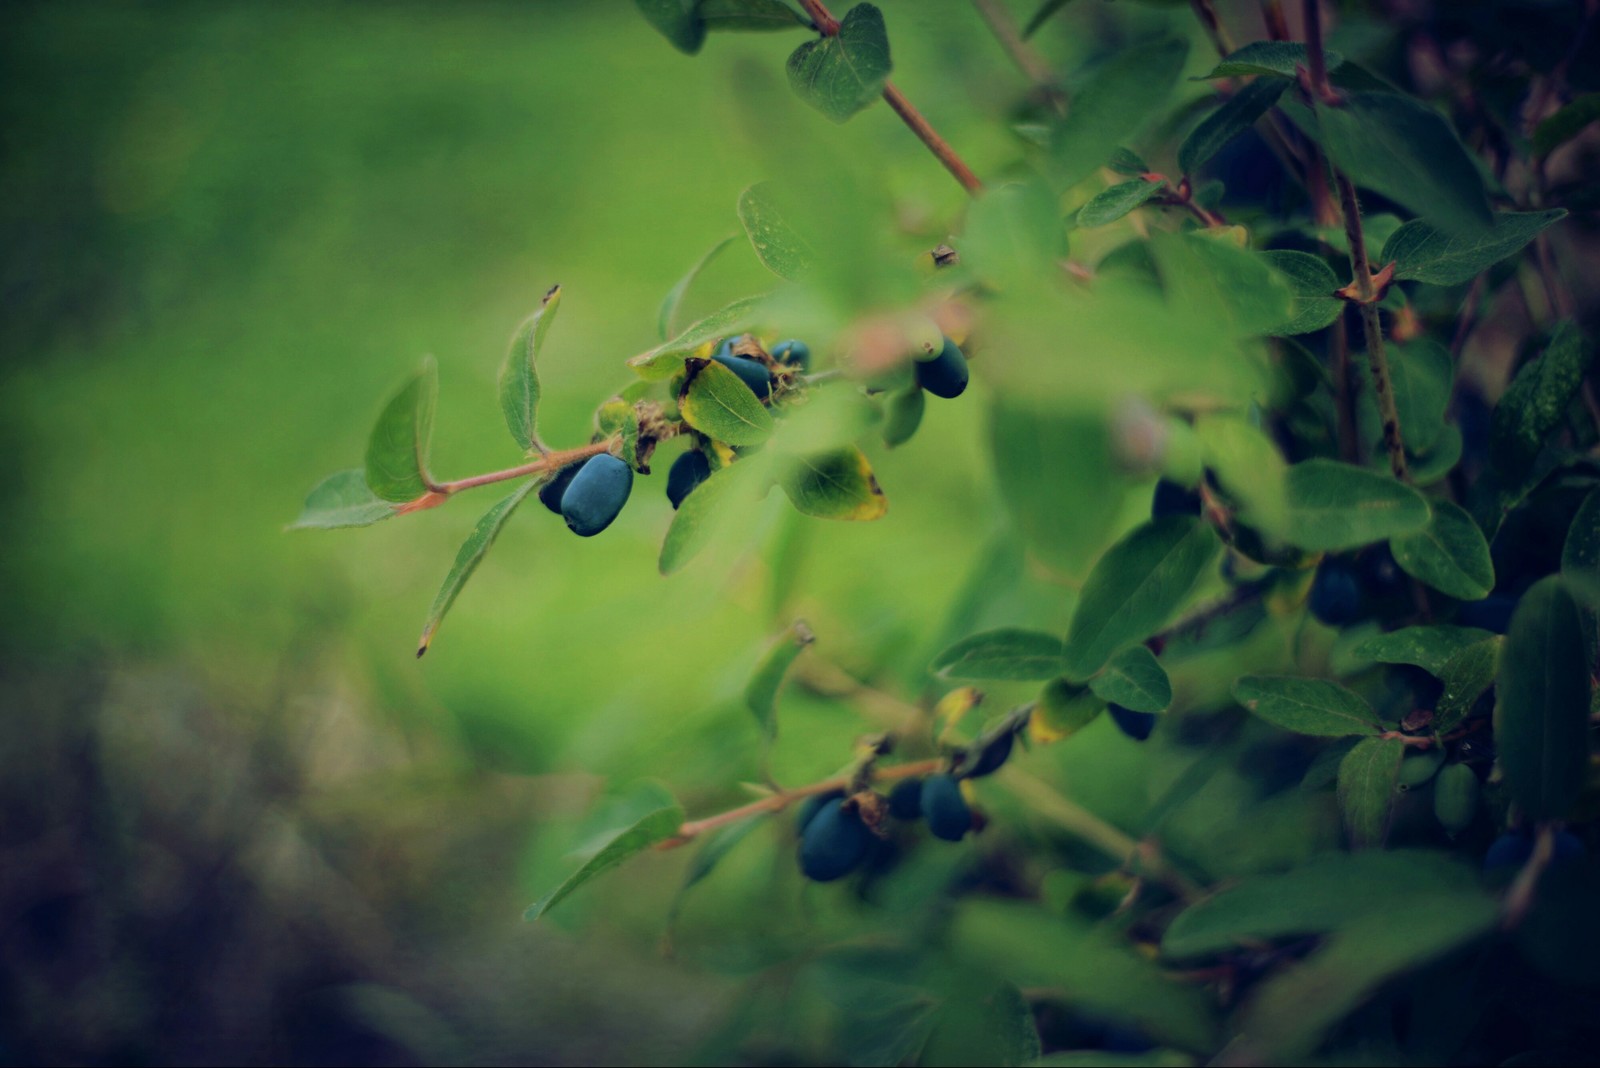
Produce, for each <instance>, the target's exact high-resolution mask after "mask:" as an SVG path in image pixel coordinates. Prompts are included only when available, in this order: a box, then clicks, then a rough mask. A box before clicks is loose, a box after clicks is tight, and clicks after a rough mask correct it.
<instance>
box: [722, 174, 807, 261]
mask: <svg viewBox="0 0 1600 1068" xmlns="http://www.w3.org/2000/svg"><path fill="white" fill-rule="evenodd" d="M788 215H789V213H788V212H787V211H785V210H784V206H783V199H782V197H781V196H780V194H779V192H778V188H777V186H776V185H774V184H773V183H772V182H757V183H756V184H755V185H752V186H750V187H749V188H748V189H746V190H745V191H744V192H742V193H740V194H739V224H740V225H741V226H743V227H744V232H745V236H746V237H748V238H749V239H750V247H751V248H753V249H755V252H756V258H757V259H759V260H760V261H761V262H762V263H763V264H765V265H766V267H767V270H769V271H771V272H772V273H773V274H775V275H777V276H778V277H779V278H783V279H787V280H788V281H790V282H796V281H799V280H800V279H801V277H803V276H804V275H805V272H806V269H807V268H809V267H810V266H811V265H812V264H813V263H815V262H816V258H817V253H816V250H815V249H813V248H812V247H811V245H810V243H809V242H807V241H806V239H805V238H804V237H802V236H800V234H799V233H798V232H797V231H796V230H795V228H794V227H793V226H792V225H791V224H790V223H789V219H788Z"/></svg>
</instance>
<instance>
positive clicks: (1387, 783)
mask: <svg viewBox="0 0 1600 1068" xmlns="http://www.w3.org/2000/svg"><path fill="white" fill-rule="evenodd" d="M1405 753H1406V746H1405V743H1404V742H1402V741H1401V740H1400V739H1398V738H1363V739H1362V740H1361V741H1359V742H1357V743H1356V747H1355V748H1354V749H1352V750H1350V752H1348V753H1346V754H1345V756H1344V759H1343V760H1341V761H1339V789H1338V794H1339V809H1340V811H1341V812H1343V813H1344V827H1345V831H1346V832H1347V833H1348V834H1349V835H1350V845H1351V846H1352V847H1353V848H1356V849H1366V848H1370V847H1372V846H1381V845H1382V844H1383V839H1384V836H1385V835H1387V834H1388V833H1389V816H1390V814H1391V813H1392V812H1393V811H1394V801H1395V787H1396V786H1397V785H1398V782H1399V778H1400V761H1401V759H1402V758H1403V757H1404V756H1405Z"/></svg>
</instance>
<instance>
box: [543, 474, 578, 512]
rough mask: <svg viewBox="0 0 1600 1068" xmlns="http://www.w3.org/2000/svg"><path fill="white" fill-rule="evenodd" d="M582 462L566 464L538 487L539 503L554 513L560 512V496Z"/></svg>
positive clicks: (570, 482) (565, 490)
mask: <svg viewBox="0 0 1600 1068" xmlns="http://www.w3.org/2000/svg"><path fill="white" fill-rule="evenodd" d="M582 466H583V464H581V463H576V464H568V465H567V466H565V467H563V468H562V469H561V470H559V471H557V472H556V473H555V477H553V478H551V479H550V481H549V482H546V483H545V484H544V485H542V486H540V487H539V503H540V504H542V505H544V506H545V507H546V508H548V509H550V510H551V511H552V512H554V513H555V514H556V515H560V514H561V497H562V495H563V494H565V493H566V492H567V487H568V486H570V485H571V484H572V479H573V476H575V475H576V474H577V473H578V468H580V467H582Z"/></svg>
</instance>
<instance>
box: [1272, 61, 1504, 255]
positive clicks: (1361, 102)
mask: <svg viewBox="0 0 1600 1068" xmlns="http://www.w3.org/2000/svg"><path fill="white" fill-rule="evenodd" d="M1292 114H1294V112H1293V111H1292V110H1291V115H1292ZM1316 123H1317V127H1318V129H1319V130H1320V131H1321V140H1322V147H1323V149H1324V150H1325V151H1326V152H1327V153H1328V158H1329V159H1331V160H1332V161H1333V163H1334V165H1335V166H1336V167H1338V168H1339V169H1340V170H1341V171H1343V172H1344V173H1345V174H1346V175H1348V176H1349V177H1350V180H1351V181H1352V182H1354V183H1355V184H1356V185H1358V186H1362V187H1363V188H1366V189H1371V190H1372V191H1374V192H1376V193H1381V194H1383V195H1384V196H1386V197H1388V198H1389V199H1390V200H1393V201H1394V202H1395V203H1397V204H1403V205H1405V206H1406V207H1407V208H1409V209H1411V211H1413V212H1415V213H1416V214H1417V215H1426V216H1428V217H1429V218H1430V219H1431V220H1433V225H1435V226H1437V227H1440V228H1442V229H1444V230H1446V231H1448V232H1450V233H1458V234H1481V233H1482V232H1484V231H1486V230H1488V229H1489V226H1490V223H1491V221H1492V219H1491V216H1490V213H1489V200H1488V197H1487V196H1485V194H1484V191H1483V180H1482V179H1481V178H1480V177H1479V176H1478V168H1477V166H1476V165H1475V164H1474V163H1473V162H1472V157H1471V156H1470V155H1469V154H1468V153H1467V150H1466V149H1465V148H1464V147H1462V144H1461V141H1460V140H1459V139H1458V138H1457V137H1456V133H1455V131H1454V130H1453V129H1451V127H1450V124H1449V123H1448V122H1447V121H1445V119H1444V117H1443V116H1442V115H1440V114H1439V113H1438V112H1436V111H1434V110H1433V109H1431V108H1429V107H1428V106H1426V105H1425V104H1422V103H1421V102H1419V101H1417V100H1416V99H1414V98H1413V97H1410V96H1407V95H1405V94H1403V93H1380V92H1355V93H1348V94H1346V95H1345V98H1344V103H1343V105H1342V106H1340V107H1318V108H1317V109H1316Z"/></svg>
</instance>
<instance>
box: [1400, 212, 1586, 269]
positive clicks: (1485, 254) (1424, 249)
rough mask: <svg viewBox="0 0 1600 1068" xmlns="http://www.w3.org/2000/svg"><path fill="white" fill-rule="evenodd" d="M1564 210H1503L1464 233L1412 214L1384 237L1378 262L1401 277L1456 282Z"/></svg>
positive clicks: (1515, 248)
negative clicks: (1485, 225)
mask: <svg viewBox="0 0 1600 1068" xmlns="http://www.w3.org/2000/svg"><path fill="white" fill-rule="evenodd" d="M1566 214H1567V213H1566V212H1565V211H1563V210H1562V209H1560V208H1554V209H1551V210H1550V211H1502V212H1498V213H1496V214H1495V217H1494V223H1493V225H1491V226H1489V227H1488V228H1487V229H1483V230H1478V231H1469V232H1467V233H1460V232H1456V233H1446V232H1445V231H1442V230H1438V229H1436V228H1435V227H1434V226H1432V225H1431V224H1430V223H1428V221H1427V220H1425V219H1412V220H1411V221H1410V222H1408V223H1406V224H1404V225H1403V226H1401V227H1400V229H1398V230H1396V231H1395V232H1394V233H1393V234H1391V235H1390V236H1389V240H1388V241H1385V242H1384V244H1383V251H1382V252H1381V253H1379V255H1378V262H1379V263H1380V264H1386V263H1390V262H1392V263H1394V265H1395V268H1394V276H1395V278H1396V279H1398V280H1401V281H1410V282H1428V283H1431V284H1432V285H1436V286H1454V285H1460V284H1461V283H1463V282H1470V281H1472V279H1473V277H1474V276H1475V275H1477V274H1478V273H1479V272H1480V271H1485V270H1487V269H1489V268H1490V267H1493V266H1494V265H1495V264H1497V263H1499V262H1500V261H1501V260H1503V259H1505V258H1506V257H1507V256H1512V255H1515V254H1516V253H1518V252H1520V251H1521V250H1522V248H1523V246H1524V245H1526V244H1527V243H1528V242H1530V241H1532V240H1533V239H1534V238H1535V237H1537V236H1538V234H1539V231H1541V230H1543V229H1544V228H1545V227H1547V226H1550V225H1552V224H1554V223H1555V222H1557V221H1558V220H1560V219H1561V218H1562V217H1564V216H1565V215H1566Z"/></svg>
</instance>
